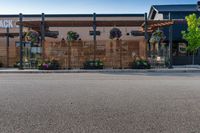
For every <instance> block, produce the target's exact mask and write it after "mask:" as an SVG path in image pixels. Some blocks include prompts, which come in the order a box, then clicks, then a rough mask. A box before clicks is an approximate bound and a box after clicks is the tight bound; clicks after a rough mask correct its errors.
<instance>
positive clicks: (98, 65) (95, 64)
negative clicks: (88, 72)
mask: <svg viewBox="0 0 200 133" xmlns="http://www.w3.org/2000/svg"><path fill="white" fill-rule="evenodd" d="M103 67H104V63H103V62H102V61H100V60H96V61H86V62H85V63H84V69H103Z"/></svg>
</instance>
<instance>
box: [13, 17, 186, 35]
mask: <svg viewBox="0 0 200 133" xmlns="http://www.w3.org/2000/svg"><path fill="white" fill-rule="evenodd" d="M183 22H186V21H185V20H148V21H147V26H148V32H152V31H154V30H155V29H157V28H159V27H166V26H170V25H173V24H175V23H176V24H177V23H183ZM41 23H42V21H23V22H22V25H23V26H24V27H30V28H32V29H35V30H37V31H39V30H40V25H41ZM44 23H45V27H46V30H48V28H49V27H92V26H93V24H94V22H93V21H82V20H81V21H79V20H76V21H57V20H56V21H51V20H47V21H45V22H44ZM95 24H96V26H97V27H115V26H116V27H141V29H140V31H142V32H144V26H145V21H144V20H129V21H125V20H123V21H96V22H95ZM17 25H20V22H17Z"/></svg>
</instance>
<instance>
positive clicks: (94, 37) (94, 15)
mask: <svg viewBox="0 0 200 133" xmlns="http://www.w3.org/2000/svg"><path fill="white" fill-rule="evenodd" d="M93 41H94V58H93V60H94V61H95V60H96V43H97V42H96V13H94V14H93Z"/></svg>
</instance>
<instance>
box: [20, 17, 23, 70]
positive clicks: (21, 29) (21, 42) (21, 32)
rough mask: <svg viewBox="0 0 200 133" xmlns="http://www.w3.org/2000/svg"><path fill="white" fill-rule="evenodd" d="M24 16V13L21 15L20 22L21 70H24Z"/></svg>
mask: <svg viewBox="0 0 200 133" xmlns="http://www.w3.org/2000/svg"><path fill="white" fill-rule="evenodd" d="M22 21H23V15H22V13H20V14H19V22H20V28H19V38H20V66H19V69H21V70H22V69H23V24H22Z"/></svg>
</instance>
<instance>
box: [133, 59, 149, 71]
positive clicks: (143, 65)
mask: <svg viewBox="0 0 200 133" xmlns="http://www.w3.org/2000/svg"><path fill="white" fill-rule="evenodd" d="M150 68H151V64H150V62H149V61H147V60H144V59H137V60H135V61H134V62H133V64H132V69H150Z"/></svg>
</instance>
